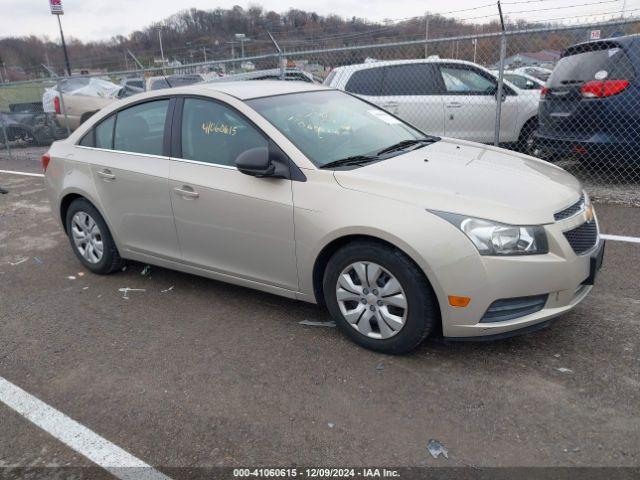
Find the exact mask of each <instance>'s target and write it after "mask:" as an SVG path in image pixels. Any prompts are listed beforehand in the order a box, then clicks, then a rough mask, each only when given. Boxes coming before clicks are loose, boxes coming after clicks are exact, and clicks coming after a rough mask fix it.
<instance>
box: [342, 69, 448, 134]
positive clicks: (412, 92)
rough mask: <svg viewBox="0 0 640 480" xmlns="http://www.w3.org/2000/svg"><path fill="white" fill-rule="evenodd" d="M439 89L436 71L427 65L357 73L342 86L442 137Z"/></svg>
mask: <svg viewBox="0 0 640 480" xmlns="http://www.w3.org/2000/svg"><path fill="white" fill-rule="evenodd" d="M442 88H443V87H442V84H441V80H440V78H439V76H438V72H437V71H436V70H435V68H434V67H433V66H432V65H430V64H428V63H415V64H406V65H393V66H389V67H375V68H367V69H364V70H358V71H356V72H354V73H353V75H352V76H351V77H350V78H349V81H348V82H347V84H346V86H345V90H346V91H348V92H351V93H355V94H357V95H358V96H360V97H363V98H364V99H365V100H368V101H370V102H372V103H375V104H376V105H379V106H380V107H382V108H384V109H385V110H388V111H390V112H391V113H393V114H394V115H397V116H399V117H400V118H402V119H404V120H406V121H407V122H409V123H411V124H413V125H415V126H416V127H418V128H420V129H421V130H423V131H425V132H426V133H429V134H432V135H443V134H444V107H443V102H442V96H441V95H442Z"/></svg>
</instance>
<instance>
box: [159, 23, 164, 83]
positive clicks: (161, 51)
mask: <svg viewBox="0 0 640 480" xmlns="http://www.w3.org/2000/svg"><path fill="white" fill-rule="evenodd" d="M158 40H160V58H162V74H163V75H164V74H165V72H164V50H162V27H158Z"/></svg>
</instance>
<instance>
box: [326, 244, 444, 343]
mask: <svg viewBox="0 0 640 480" xmlns="http://www.w3.org/2000/svg"><path fill="white" fill-rule="evenodd" d="M323 290H324V297H325V302H326V304H327V308H328V309H329V312H330V313H331V315H332V317H333V318H334V319H335V320H336V323H337V325H338V326H339V327H340V328H341V329H342V331H343V332H345V333H346V334H347V335H348V336H349V337H350V338H351V339H352V340H353V341H355V342H356V343H358V344H359V345H361V346H363V347H365V348H369V349H371V350H376V351H379V352H384V353H391V354H401V353H406V352H409V351H410V350H413V349H414V348H416V347H417V346H418V345H419V344H420V343H421V342H422V341H423V340H424V339H425V338H426V337H427V336H428V335H429V334H430V333H431V332H432V331H433V330H434V328H435V326H436V324H437V322H438V321H440V315H439V311H438V306H437V300H436V296H435V294H434V292H433V289H432V288H431V285H430V284H429V282H428V281H427V279H426V277H425V276H424V273H423V272H422V271H421V270H420V268H419V267H418V266H417V265H416V264H415V263H414V262H413V261H412V260H411V259H410V258H409V257H407V256H406V255H405V254H404V253H402V252H401V251H399V250H397V249H395V248H393V247H391V246H388V245H385V244H382V243H377V242H354V243H351V244H349V245H347V246H345V247H343V248H342V249H340V250H338V251H337V252H336V253H335V254H334V255H333V257H331V259H330V260H329V263H328V265H327V268H326V270H325V274H324V281H323Z"/></svg>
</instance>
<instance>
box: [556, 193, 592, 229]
mask: <svg viewBox="0 0 640 480" xmlns="http://www.w3.org/2000/svg"><path fill="white" fill-rule="evenodd" d="M582 210H584V193H583V194H581V195H580V198H579V199H578V201H577V202H576V203H574V204H573V205H571V206H569V207H567V208H565V209H564V210H560V211H559V212H556V213H554V214H553V218H554V219H555V220H556V222H557V221H558V220H564V219H565V218H569V217H573V216H574V215H576V214H578V213H580V212H581V211H582Z"/></svg>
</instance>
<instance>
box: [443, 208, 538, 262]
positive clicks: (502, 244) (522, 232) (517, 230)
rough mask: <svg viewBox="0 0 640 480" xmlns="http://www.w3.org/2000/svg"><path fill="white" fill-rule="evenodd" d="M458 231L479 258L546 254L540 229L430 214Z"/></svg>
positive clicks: (455, 215) (452, 215) (449, 214)
mask: <svg viewBox="0 0 640 480" xmlns="http://www.w3.org/2000/svg"><path fill="white" fill-rule="evenodd" d="M431 213H433V214H435V215H438V216H439V217H441V218H444V219H445V220H447V221H448V222H449V223H451V224H452V225H455V226H456V227H458V228H459V229H460V230H461V231H462V232H463V233H464V234H465V235H466V236H467V237H469V240H471V242H473V244H474V245H475V246H476V248H477V249H478V252H480V255H535V254H543V253H548V252H549V244H548V243H547V235H546V233H545V231H544V227H542V226H540V225H531V226H517V225H505V224H504V223H498V222H492V221H491V220H483V219H481V218H473V217H467V216H465V215H457V214H455V213H447V212H437V211H431Z"/></svg>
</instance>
